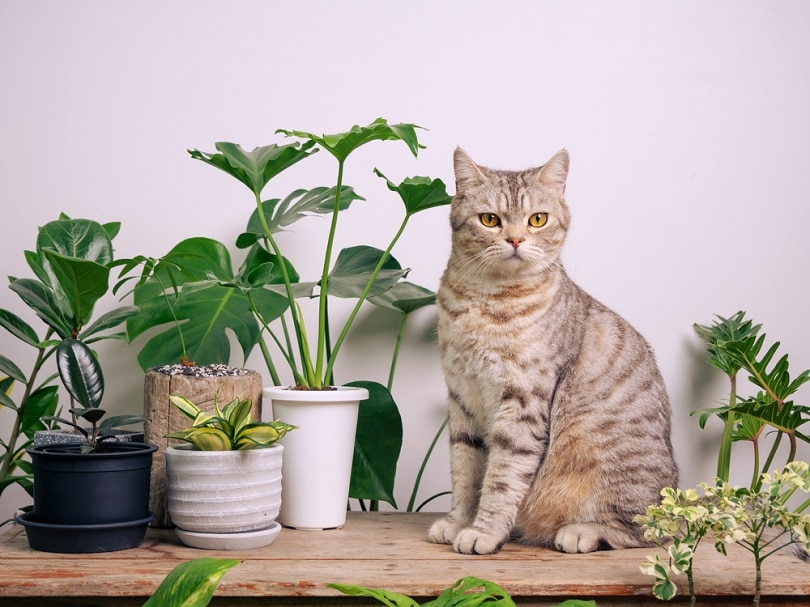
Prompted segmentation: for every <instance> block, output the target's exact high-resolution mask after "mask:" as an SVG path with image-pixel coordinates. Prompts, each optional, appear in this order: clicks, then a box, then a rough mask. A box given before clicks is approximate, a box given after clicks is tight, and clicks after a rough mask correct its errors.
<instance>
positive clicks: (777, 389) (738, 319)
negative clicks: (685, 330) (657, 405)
mask: <svg viewBox="0 0 810 607" xmlns="http://www.w3.org/2000/svg"><path fill="white" fill-rule="evenodd" d="M760 329H761V325H754V324H753V323H752V322H751V321H750V320H747V319H746V318H745V312H737V313H736V314H734V315H733V316H732V317H730V318H723V317H722V316H718V317H717V320H716V321H715V322H714V324H712V325H709V326H702V325H695V330H696V331H697V332H698V334H699V335H700V336H701V337H702V338H703V339H704V341H705V342H706V344H707V349H708V361H709V363H710V364H711V365H713V366H715V367H717V368H718V369H721V370H722V371H723V372H724V373H726V375H728V377H729V380H730V392H729V399H728V404H727V405H724V406H722V407H715V408H710V409H702V410H699V411H695V412H693V415H695V414H697V415H699V423H700V426H701V427H704V426H705V424H706V422H707V420H708V419H709V418H710V417H711V416H712V415H717V416H719V417H720V418H721V419H722V420H723V422H724V432H723V438H722V440H721V444H720V450H719V453H718V467H717V476H718V477H719V478H720V479H721V480H723V481H728V480H729V474H730V466H731V451H732V443H733V442H736V441H741V440H745V441H750V442H751V444H752V446H753V449H754V470H753V474H752V480H751V484H750V487H751V489H757V487H758V484H759V482H760V478H761V475H762V473H763V472H765V471H767V470H768V469H770V466H771V464H772V462H773V459H774V457H775V456H776V453H777V449H778V447H779V444H780V442H781V440H782V438H783V437H785V436H786V437H787V438H788V441H789V443H790V450H789V453H788V456H787V462H791V461H793V459H794V458H795V456H796V448H797V441H798V440H802V441H804V442H810V438H808V436H807V435H805V434H804V433H803V432H802V431H801V430H800V428H801V427H802V426H803V425H804V424H805V423H806V422H807V421H808V419H810V408H808V407H806V406H804V405H799V404H796V403H794V402H793V401H792V400H789V399H790V397H792V396H793V395H794V394H795V393H796V392H797V391H798V390H799V388H801V387H802V386H803V385H804V384H805V383H807V382H808V381H810V370H806V371H802V372H801V373H799V374H798V375H797V376H796V377H793V378H792V377H791V374H790V368H789V363H788V355H787V354H784V355H782V356H779V357H777V352H778V350H779V346H780V344H779V342H775V343H774V344H772V345H771V346H770V347H769V348H768V349H767V350H765V351H764V353H763V346H764V344H765V339H766V336H765V334H760ZM740 371H744V372H745V373H747V375H748V379H749V381H750V382H751V383H752V384H753V385H754V386H756V388H757V390H758V391H757V392H756V393H755V394H753V395H751V396H747V397H744V396H740V395H739V394H738V392H737V382H736V380H737V374H738V373H739V372H740ZM767 428H772V429H774V430H776V432H775V434H774V438H773V440H772V441H771V447H770V450H769V453H768V456H767V458H766V460H765V462H764V464H760V452H761V446H762V445H761V444H762V441H763V437H764V436H766V435H767V433H766V432H765V430H766V429H767Z"/></svg>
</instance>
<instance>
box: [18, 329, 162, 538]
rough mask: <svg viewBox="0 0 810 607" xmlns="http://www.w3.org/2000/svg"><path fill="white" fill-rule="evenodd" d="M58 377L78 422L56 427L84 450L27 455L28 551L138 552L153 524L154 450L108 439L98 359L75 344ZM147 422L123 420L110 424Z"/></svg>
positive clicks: (72, 447)
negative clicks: (73, 432) (77, 437)
mask: <svg viewBox="0 0 810 607" xmlns="http://www.w3.org/2000/svg"><path fill="white" fill-rule="evenodd" d="M56 364H57V368H58V370H59V376H60V378H61V380H62V383H63V385H64V387H65V389H66V390H67V391H68V393H69V394H70V397H71V399H72V401H74V403H75V404H77V405H80V406H76V407H71V413H72V414H73V415H74V416H75V418H76V419H77V420H84V421H86V422H88V423H89V424H90V427H89V428H86V427H84V426H82V425H80V424H79V423H74V422H73V421H69V420H64V419H58V421H60V422H62V423H66V424H70V425H73V426H74V427H76V428H77V429H78V430H79V431H80V432H81V433H82V434H83V435H84V436H85V437H86V442H85V443H83V444H79V445H76V444H61V445H40V446H35V447H30V448H29V449H28V454H29V455H30V456H31V463H32V467H33V473H34V507H33V510H32V511H30V512H26V513H23V514H21V515H20V516H18V517H17V521H18V522H19V523H20V524H22V525H24V526H25V530H26V534H27V537H28V543H29V545H30V546H31V547H32V548H34V549H35V550H43V551H46V552H110V551H114V550H124V549H127V548H133V547H135V546H137V545H139V544H140V543H141V542H142V541H143V538H144V535H145V533H146V527H147V525H148V524H149V522H150V521H151V520H152V519H153V518H154V515H153V514H151V513H150V512H149V476H150V469H151V465H152V453H153V452H154V451H155V450H156V449H157V448H156V447H154V446H152V445H147V444H144V443H136V442H115V441H109V440H105V438H106V437H107V436H109V435H105V426H104V425H103V423H101V422H102V418H103V417H104V415H105V411H104V410H103V409H101V408H100V406H99V405H100V404H101V400H102V397H103V395H104V376H103V375H102V372H101V367H100V366H99V364H98V360H97V359H96V357H95V355H94V354H93V352H92V351H91V350H90V348H89V347H88V346H87V345H86V344H84V343H83V342H81V341H79V340H75V339H67V340H64V341H62V342H61V343H60V344H59V345H58V346H57V349H56ZM138 421H143V418H142V417H139V416H119V417H118V419H117V420H115V421H113V422H112V423H111V424H109V427H113V426H115V425H116V424H121V425H127V424H130V423H135V422H138Z"/></svg>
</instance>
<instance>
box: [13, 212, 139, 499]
mask: <svg viewBox="0 0 810 607" xmlns="http://www.w3.org/2000/svg"><path fill="white" fill-rule="evenodd" d="M119 229H120V224H118V223H108V224H103V225H102V224H100V223H98V222H96V221H92V220H88V219H71V218H70V217H68V216H66V215H64V214H61V215H60V216H59V218H58V219H56V220H55V221H51V222H49V223H47V224H45V225H44V226H42V227H41V228H39V230H38V233H37V239H36V247H35V249H34V250H33V251H25V252H24V255H25V260H26V262H27V264H28V266H29V268H30V269H31V271H32V273H33V277H23V278H19V277H14V276H10V277H9V289H11V291H12V292H14V293H15V294H16V295H17V296H18V297H19V298H20V300H21V301H22V302H23V303H24V304H25V305H26V306H27V308H28V309H29V310H30V312H31V314H32V316H33V317H36V318H38V319H39V320H40V321H42V323H43V325H44V328H43V330H42V331H41V332H38V331H37V330H35V329H34V328H33V327H32V326H31V325H30V324H29V323H28V321H26V320H24V319H23V318H21V317H20V316H18V315H17V314H15V313H13V312H10V311H9V310H4V309H0V328H2V329H5V330H6V331H7V332H8V333H9V334H10V335H12V336H13V337H15V338H16V339H18V340H19V341H20V342H22V343H23V344H26V345H27V346H29V347H31V348H32V349H33V350H34V352H35V356H34V363H33V365H32V367H31V369H30V371H27V372H26V371H23V370H22V367H21V366H20V365H19V364H17V363H15V362H14V361H12V360H11V359H10V358H8V357H6V356H3V355H0V409H7V410H8V411H10V412H11V413H12V414H13V416H14V420H13V422H12V425H11V430H10V433H9V436H8V439H7V440H5V441H0V449H2V451H0V452H1V453H2V459H0V494H1V493H2V492H3V490H4V489H5V488H6V487H8V486H9V485H11V484H19V485H20V486H22V487H23V488H24V489H26V491H28V492H29V493H30V492H31V490H32V478H33V477H32V476H31V473H30V472H31V471H30V464H29V463H28V462H27V460H26V454H25V449H26V448H27V447H28V446H29V445H30V444H31V442H32V440H33V436H34V433H35V432H36V431H38V430H45V429H46V428H48V427H50V424H51V423H52V420H53V416H54V415H55V414H56V411H57V408H58V390H57V386H56V385H54V382H55V381H56V378H57V375H56V374H55V373H49V374H48V375H46V376H45V378H44V379H43V378H42V375H43V373H45V372H46V369H47V365H48V363H49V361H50V360H52V359H53V358H55V357H54V354H55V352H56V349H57V347H58V346H59V344H60V343H61V342H63V341H64V340H79V341H80V342H83V343H85V344H89V343H94V342H97V341H99V340H102V339H126V335H125V334H124V333H123V332H115V331H116V330H117V329H118V328H119V327H120V325H121V324H122V323H124V322H125V321H126V320H127V319H128V318H131V317H132V316H133V315H135V314H137V312H138V309H137V308H135V307H133V306H122V307H119V308H116V309H114V310H111V311H109V312H107V313H106V314H103V315H101V316H99V317H98V318H97V319H96V320H95V321H93V320H92V317H93V311H94V310H95V307H96V304H97V303H98V301H99V300H100V299H101V298H102V297H103V296H104V295H106V294H107V292H108V290H109V275H110V269H111V268H112V267H113V265H115V263H116V262H115V261H114V260H113V245H112V239H113V238H114V237H115V236H116V235H117V234H118V231H119ZM76 379H78V378H76ZM17 386H19V387H20V388H21V390H22V393H21V394H17V395H15V393H14V391H15V388H16V387H17Z"/></svg>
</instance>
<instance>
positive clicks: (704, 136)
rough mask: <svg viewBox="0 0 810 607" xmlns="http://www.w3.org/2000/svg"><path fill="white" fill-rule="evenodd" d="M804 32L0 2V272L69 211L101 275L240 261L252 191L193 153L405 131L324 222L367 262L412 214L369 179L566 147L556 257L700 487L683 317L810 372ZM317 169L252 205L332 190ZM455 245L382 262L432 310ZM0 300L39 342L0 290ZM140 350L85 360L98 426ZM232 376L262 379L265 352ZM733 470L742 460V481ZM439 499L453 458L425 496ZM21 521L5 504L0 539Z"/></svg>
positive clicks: (382, 355) (416, 392)
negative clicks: (660, 388) (104, 226)
mask: <svg viewBox="0 0 810 607" xmlns="http://www.w3.org/2000/svg"><path fill="white" fill-rule="evenodd" d="M808 29H810V4H808V3H806V2H800V1H790V0H786V1H779V2H775V1H774V2H753V1H742V2H739V1H733V2H732V1H719V2H711V3H709V2H704V1H691V0H686V1H677V2H675V1H660V2H642V1H611V2H602V1H593V2H582V1H575V2H568V1H565V2H564V1H559V2H548V1H529V0H524V1H513V2H507V3H503V2H497V3H496V2H430V1H411V2H396V3H395V2H379V1H378V2H372V1H368V2H361V1H348V2H330V3H327V2H268V1H261V2H260V1H242V2H230V3H222V2H213V1H207V0H203V1H199V0H195V1H193V2H191V1H183V2H156V1H141V2H122V1H109V0H104V1H100V0H99V1H74V2H61V1H53V2H42V1H30V2H15V1H11V0H1V1H0V200H2V210H3V213H2V237H0V260H2V261H0V263H2V274H3V275H4V276H5V275H13V276H28V275H29V271H28V268H27V266H26V265H25V262H24V258H23V251H24V250H25V249H31V248H33V246H34V242H35V238H36V231H37V227H38V226H41V225H43V224H44V223H46V222H48V221H50V220H53V219H55V218H56V217H57V216H58V214H59V213H60V212H65V213H67V214H68V215H70V216H73V217H87V218H92V219H96V220H98V221H102V222H108V221H121V222H122V229H121V233H120V235H119V236H118V238H117V239H116V240H115V245H116V254H117V256H118V257H131V256H134V255H137V254H146V255H152V256H159V255H161V254H163V253H165V252H166V251H168V249H169V248H170V247H171V246H172V245H174V244H175V243H177V242H179V241H180V240H181V239H183V238H187V237H190V236H208V237H212V238H216V239H218V240H220V241H222V242H224V243H227V244H229V245H231V244H232V243H233V242H234V239H235V237H236V235H237V234H238V233H239V232H240V231H241V230H242V228H243V227H244V224H245V222H246V220H247V217H248V215H249V213H250V211H251V210H252V206H251V205H252V202H251V197H250V193H249V192H248V191H247V189H245V188H244V187H243V186H241V185H240V184H238V183H237V182H236V181H234V180H233V179H232V178H230V177H228V176H226V175H225V174H224V173H221V172H219V171H216V170H214V169H213V168H210V167H207V166H205V165H204V164H202V163H200V162H195V161H192V160H191V159H190V158H189V156H188V154H187V152H186V150H187V149H188V148H199V149H202V150H205V151H213V149H214V148H213V145H214V142H216V141H223V140H224V141H234V142H237V143H240V144H241V145H242V146H243V147H245V148H248V149H250V148H252V147H255V146H258V145H264V144H268V143H271V142H280V141H281V140H280V138H279V137H277V136H275V135H274V134H273V133H274V131H275V130H276V129H277V128H288V129H300V130H307V131H313V132H318V133H331V132H340V131H345V130H347V129H349V128H350V127H351V126H352V125H354V124H367V123H369V122H371V121H372V120H374V119H375V118H377V117H378V116H383V117H386V118H387V119H389V120H390V121H392V122H414V123H417V124H419V125H422V126H423V127H425V128H426V129H428V130H426V131H422V132H421V140H422V142H423V143H424V144H425V145H427V149H425V150H423V151H422V152H421V153H420V155H419V159H418V160H414V159H413V157H412V156H411V155H410V154H409V153H408V151H407V149H406V148H405V147H404V145H402V144H400V143H374V144H371V145H369V146H367V147H366V148H364V149H363V151H362V152H361V153H358V154H357V155H356V156H354V157H352V159H351V160H350V163H349V165H348V168H347V176H346V181H347V183H349V184H351V185H353V186H355V187H356V188H357V190H358V191H359V192H360V193H361V194H362V195H364V196H365V197H366V198H367V202H364V203H358V204H357V205H356V206H355V207H353V209H352V210H351V211H350V212H349V213H346V214H344V215H342V216H341V225H340V237H339V243H338V245H339V246H348V245H354V244H369V245H374V246H379V247H382V246H384V245H385V244H387V242H388V240H389V239H390V237H391V236H392V235H393V233H394V230H395V229H396V227H397V226H398V224H399V221H400V219H401V217H402V212H401V207H400V203H399V201H398V200H397V199H395V198H392V197H391V195H390V193H389V192H387V190H386V189H385V187H384V184H383V183H382V182H381V181H380V180H379V179H378V178H376V177H374V176H373V175H372V172H371V171H372V169H373V168H374V167H375V166H377V167H379V168H380V169H381V170H382V171H383V172H384V173H385V174H386V175H388V176H389V177H390V178H391V179H393V180H394V181H400V180H401V179H403V178H404V177H407V176H411V175H428V176H431V177H437V178H441V179H443V180H444V181H445V182H446V183H447V184H448V187H449V190H450V191H451V192H452V191H453V190H454V186H453V174H452V164H451V158H452V153H453V149H454V148H455V147H456V146H462V147H464V148H465V149H466V150H467V151H468V152H469V153H470V154H471V155H472V156H473V158H475V159H476V160H477V161H478V162H480V163H481V164H484V165H488V166H493V167H498V168H510V169H520V168H526V167H528V166H537V165H540V164H542V163H544V162H545V161H546V160H547V159H548V158H549V157H550V156H551V155H552V154H553V153H554V152H556V151H557V150H559V149H560V148H563V147H566V148H567V149H568V150H569V152H570V154H571V158H572V162H571V173H570V177H569V181H568V189H567V198H568V202H569V205H570V207H571V211H572V214H573V229H572V232H571V234H570V237H569V240H568V242H567V245H566V248H565V252H564V261H565V264H566V266H567V268H568V270H569V273H570V274H571V275H572V277H573V278H574V280H576V281H577V282H578V283H579V284H581V285H582V286H583V287H584V288H586V289H587V290H588V291H589V292H591V293H592V294H593V295H594V296H596V297H597V298H598V299H600V300H601V301H603V302H604V303H605V304H607V305H609V306H611V307H612V308H614V309H615V310H616V311H618V312H619V313H620V314H622V315H623V316H625V317H626V318H627V319H628V320H630V321H631V322H632V323H633V324H634V325H635V326H636V327H637V328H638V329H639V330H640V331H641V332H642V334H644V335H645V336H646V337H647V339H648V340H649V341H650V343H651V344H652V346H653V348H654V349H655V351H656V353H657V356H658V361H659V364H660V366H661V369H662V372H663V375H664V378H665V380H666V382H667V385H668V389H669V393H670V397H671V400H672V406H673V417H674V443H675V448H676V453H677V458H678V461H679V463H680V466H681V470H682V474H681V481H682V482H681V484H682V485H683V486H693V485H695V484H696V483H698V482H700V481H703V480H709V479H710V478H711V477H712V476H713V473H714V467H715V457H716V445H717V439H718V436H719V425H718V424H713V425H711V427H710V428H709V429H707V430H700V429H699V428H698V425H697V421H696V419H695V418H693V417H690V416H689V412H690V411H692V410H693V409H696V408H699V407H705V406H711V405H712V404H714V403H715V402H716V401H717V400H719V399H722V398H723V397H724V396H725V395H726V383H725V380H724V378H723V377H722V376H721V375H720V374H719V372H715V371H713V370H712V369H711V368H709V367H708V365H706V363H705V352H704V350H703V348H702V345H701V343H700V341H699V339H698V338H697V336H696V334H695V333H694V331H693V329H692V325H693V323H696V322H698V323H704V324H705V323H709V322H711V321H712V318H713V315H714V314H721V315H724V316H729V315H731V314H733V313H735V312H736V311H737V310H740V309H743V310H746V311H747V312H748V313H749V316H750V317H751V318H753V319H754V320H755V321H757V322H759V323H763V325H764V329H765V332H766V333H767V334H768V338H769V342H771V341H774V340H777V339H778V340H780V341H781V342H782V349H781V350H780V351H781V352H789V353H790V355H791V361H792V364H793V367H794V372H795V373H798V372H799V371H801V370H802V369H804V368H807V367H810V343H808V337H810V331H808V326H807V322H806V318H807V300H808V294H809V292H808V291H809V290H808V280H807V266H806V263H807V259H808V253H810V239H809V238H808V237H807V228H808V226H810V169H808V167H810V112H808V107H810V48H809V47H810V44H809V43H808V38H807V31H808ZM320 156H321V157H320V158H317V159H312V160H311V161H309V162H306V163H303V164H301V165H298V166H297V167H295V168H294V169H292V170H291V171H289V173H288V174H286V175H285V176H283V177H282V178H280V179H279V180H278V181H277V182H275V183H272V184H271V185H270V186H269V187H268V189H267V190H266V191H265V195H266V197H271V196H275V197H279V196H284V195H286V194H287V193H288V192H290V191H291V190H293V189H294V188H296V187H313V186H316V185H325V184H329V183H330V182H332V180H333V179H334V168H333V164H331V163H330V160H331V159H330V158H328V157H327V155H326V154H321V155H320ZM325 225H326V224H325V222H324V221H323V220H321V219H317V218H315V219H310V220H307V221H306V222H301V223H299V224H297V225H296V226H295V229H294V231H293V232H291V233H290V234H289V235H287V237H286V240H285V242H286V246H288V247H290V249H289V250H290V251H292V252H291V254H290V255H291V257H292V258H293V259H294V261H295V262H296V263H297V265H298V267H299V270H300V271H301V272H302V274H303V275H304V277H305V278H314V274H315V272H316V271H317V264H316V263H315V261H314V260H315V259H318V258H319V257H320V256H321V254H322V250H323V233H324V228H325ZM448 252H449V229H448V225H447V208H442V209H433V210H431V211H427V212H425V213H423V214H421V215H418V216H417V217H415V218H414V220H413V221H412V224H411V226H410V228H409V231H407V232H406V234H405V236H404V237H403V239H402V240H401V242H400V244H399V245H398V246H397V248H396V249H395V251H394V254H395V256H396V257H397V258H398V259H399V260H400V262H401V263H402V264H403V265H404V266H407V267H410V268H412V272H411V275H410V279H411V280H412V281H414V282H416V283H418V284H421V285H423V286H426V287H428V288H431V289H434V290H435V289H436V288H437V286H438V280H439V277H440V275H441V272H442V270H443V267H444V263H445V260H446V258H447V255H448ZM237 262H238V259H236V260H235V263H237ZM115 303H116V302H115V300H113V299H112V298H108V299H106V300H104V302H102V305H101V306H100V308H99V311H101V310H103V309H106V308H109V307H112V306H113V305H114V304H115ZM0 307H3V308H7V309H10V310H12V311H14V312H16V313H18V314H20V315H23V316H24V318H25V319H26V320H27V321H28V322H29V323H31V324H32V326H35V327H37V329H38V330H41V323H39V322H38V321H37V320H36V319H35V318H33V317H32V316H30V315H28V310H27V309H26V308H24V306H23V305H22V304H21V302H20V301H19V300H18V299H17V297H16V296H15V295H14V294H13V293H12V292H11V291H9V290H7V289H5V288H4V289H3V290H2V291H0ZM337 310H338V311H336V312H335V313H336V314H339V310H340V308H339V307H338V308H337ZM434 322H435V310H433V309H427V310H423V311H421V312H420V313H418V314H415V315H414V317H413V318H412V320H411V321H410V324H409V329H408V332H407V334H406V336H405V345H404V349H403V353H402V356H401V360H400V367H399V372H398V375H397V379H396V382H395V385H394V393H395V396H396V398H397V400H398V402H399V406H400V409H401V412H402V416H403V419H404V426H405V444H404V448H403V454H402V458H401V463H400V469H399V478H398V485H397V500H398V502H399V506H400V508H404V507H405V504H406V502H407V497H408V495H409V493H410V489H411V486H412V484H413V481H414V477H415V474H416V469H417V467H418V465H419V462H420V461H421V458H422V456H423V454H424V452H425V449H426V448H427V446H428V444H429V443H430V440H431V439H432V437H433V434H434V432H435V430H436V428H437V427H438V426H439V424H440V423H441V421H442V419H443V418H444V415H445V411H446V405H445V403H444V384H443V378H442V374H441V370H440V367H439V359H438V354H437V352H436V347H435V342H434V341H433V338H432V332H433V328H434ZM396 323H397V319H396V318H395V317H393V316H391V315H386V314H383V313H381V312H379V311H376V310H371V309H368V310H366V311H365V312H364V314H363V316H362V318H361V322H360V323H359V325H358V327H357V329H356V331H354V333H353V334H352V336H351V339H352V341H351V343H350V345H349V347H348V349H347V350H346V351H344V353H343V354H344V358H343V363H342V365H340V366H339V367H338V369H337V377H338V378H340V379H344V380H350V379H361V378H362V379H374V380H377V381H381V382H383V383H384V382H385V378H386V373H387V367H388V361H389V358H390V353H391V348H392V345H393V338H394V331H395V329H396ZM140 344H142V342H139V343H136V344H135V345H134V346H132V345H130V346H128V345H126V344H123V343H106V344H105V345H104V346H103V347H102V348H101V356H102V358H101V361H102V365H103V368H104V371H105V375H106V377H107V384H108V388H107V395H106V399H105V404H106V406H107V407H108V408H110V409H113V410H115V411H120V412H123V411H132V410H137V409H139V408H140V407H141V403H142V383H143V374H142V371H141V370H140V369H139V367H138V366H137V364H136V360H135V357H136V354H137V351H138V345H140ZM0 352H2V353H3V355H5V356H8V357H9V358H11V359H12V360H15V361H16V362H17V364H18V365H20V366H21V367H23V368H30V364H31V363H32V361H33V358H32V353H31V352H30V351H29V350H27V349H25V348H23V347H22V346H21V345H20V344H19V343H17V341H16V340H14V339H13V338H11V337H10V336H9V334H7V333H5V332H4V333H2V334H0ZM232 362H234V363H236V364H242V363H243V362H244V361H242V360H241V359H239V357H238V356H237V357H235V359H234V361H232ZM247 363H248V366H253V367H254V368H256V369H259V370H262V369H263V364H262V362H261V360H260V358H259V357H251V358H250V359H249V360H248V361H247ZM807 393H808V391H807V390H805V391H803V392H802V393H801V395H802V396H801V398H804V399H806V398H807ZM801 398H800V399H799V400H801ZM802 402H806V400H805V401H802ZM0 415H2V418H3V424H4V426H3V427H4V428H5V430H4V432H3V436H5V435H6V433H7V427H8V419H9V416H8V412H3V413H2V414H0ZM748 451H749V447H748V446H747V445H739V446H737V447H736V450H735V452H736V453H739V455H738V457H744V456H746V455H747V453H748ZM807 454H808V449H807V448H806V446H803V450H802V451H801V452H800V455H801V456H802V457H804V458H805V459H807V457H808V455H807ZM748 476H749V472H748V471H747V468H746V466H745V465H742V466H741V467H740V470H739V472H738V473H737V478H736V479H735V480H736V481H737V482H739V483H747V482H748ZM448 488H449V466H448V456H447V446H446V440H444V439H443V440H441V441H440V443H439V446H438V448H437V451H436V453H435V455H434V458H433V459H432V460H431V462H430V464H429V467H428V470H427V472H426V477H425V480H424V482H423V487H422V491H421V493H420V497H422V498H424V497H427V496H429V495H431V494H432V493H435V492H438V491H442V490H446V489H448ZM24 501H25V500H24V496H21V495H19V494H18V493H9V494H8V495H6V496H4V499H3V502H2V504H0V507H2V512H0V519H2V518H4V517H5V516H6V515H7V514H10V513H11V512H12V511H13V508H14V507H16V506H18V505H20V504H21V503H24ZM431 507H433V508H435V509H446V508H447V507H448V502H447V500H446V498H444V499H442V500H437V501H436V502H433V503H432V504H431Z"/></svg>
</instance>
